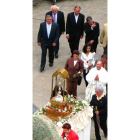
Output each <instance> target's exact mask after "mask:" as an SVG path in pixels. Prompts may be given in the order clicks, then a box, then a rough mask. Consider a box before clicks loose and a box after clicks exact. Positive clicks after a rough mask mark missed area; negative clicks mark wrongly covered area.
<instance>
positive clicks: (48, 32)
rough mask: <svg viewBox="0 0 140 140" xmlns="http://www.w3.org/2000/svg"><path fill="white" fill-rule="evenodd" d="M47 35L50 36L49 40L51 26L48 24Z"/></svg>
mask: <svg viewBox="0 0 140 140" xmlns="http://www.w3.org/2000/svg"><path fill="white" fill-rule="evenodd" d="M47 35H48V38H49V36H50V24H47Z"/></svg>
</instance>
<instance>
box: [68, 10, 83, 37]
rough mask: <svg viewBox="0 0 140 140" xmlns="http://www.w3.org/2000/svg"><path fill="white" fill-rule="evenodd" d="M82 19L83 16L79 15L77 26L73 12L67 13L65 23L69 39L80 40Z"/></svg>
mask: <svg viewBox="0 0 140 140" xmlns="http://www.w3.org/2000/svg"><path fill="white" fill-rule="evenodd" d="M84 18H85V16H84V15H83V14H81V13H79V17H78V21H77V24H76V22H75V16H74V12H72V13H69V14H68V16H67V23H66V34H69V35H70V38H80V36H81V35H82V36H83V34H84Z"/></svg>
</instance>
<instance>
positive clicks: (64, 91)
mask: <svg viewBox="0 0 140 140" xmlns="http://www.w3.org/2000/svg"><path fill="white" fill-rule="evenodd" d="M64 92H65V80H64V84H63V102H64Z"/></svg>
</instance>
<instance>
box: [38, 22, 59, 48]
mask: <svg viewBox="0 0 140 140" xmlns="http://www.w3.org/2000/svg"><path fill="white" fill-rule="evenodd" d="M58 39H59V28H58V24H57V23H54V22H52V26H51V32H50V36H49V38H48V36H47V28H46V22H42V23H41V24H40V28H39V32H38V42H40V43H41V47H44V46H47V47H51V46H52V44H53V43H57V42H58Z"/></svg>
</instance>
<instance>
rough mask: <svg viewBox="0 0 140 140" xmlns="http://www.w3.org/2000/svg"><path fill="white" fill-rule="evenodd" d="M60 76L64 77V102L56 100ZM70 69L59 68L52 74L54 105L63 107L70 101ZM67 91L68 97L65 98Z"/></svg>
mask: <svg viewBox="0 0 140 140" xmlns="http://www.w3.org/2000/svg"><path fill="white" fill-rule="evenodd" d="M58 76H60V77H61V78H62V79H63V102H58V101H55V98H56V95H57V82H58V78H57V77H58ZM68 77H69V74H68V71H67V70H66V69H62V68H60V69H58V70H57V71H56V72H55V73H54V74H53V75H52V87H51V100H50V102H51V106H52V107H59V108H61V109H62V108H63V107H64V106H65V105H66V104H67V103H68ZM54 80H55V97H53V85H54V83H53V82H54ZM65 91H67V94H66V98H64V95H65V94H64V93H65Z"/></svg>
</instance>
